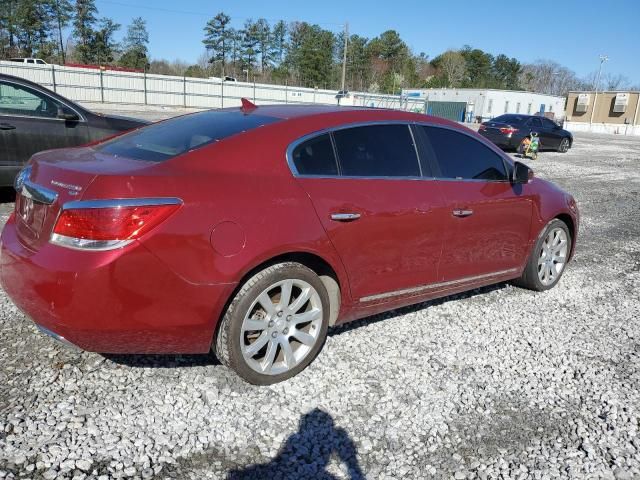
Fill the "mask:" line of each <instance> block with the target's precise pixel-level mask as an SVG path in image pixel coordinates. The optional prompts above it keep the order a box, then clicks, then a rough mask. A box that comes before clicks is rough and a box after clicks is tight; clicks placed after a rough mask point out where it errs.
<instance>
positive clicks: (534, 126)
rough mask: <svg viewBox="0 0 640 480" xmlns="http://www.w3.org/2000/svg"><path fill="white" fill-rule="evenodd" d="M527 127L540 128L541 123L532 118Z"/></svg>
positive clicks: (537, 119)
mask: <svg viewBox="0 0 640 480" xmlns="http://www.w3.org/2000/svg"><path fill="white" fill-rule="evenodd" d="M528 125H529V126H530V127H532V128H542V121H541V120H540V119H539V118H537V117H534V118H532V119H530V120H529V123H528Z"/></svg>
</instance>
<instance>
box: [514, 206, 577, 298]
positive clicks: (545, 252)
mask: <svg viewBox="0 0 640 480" xmlns="http://www.w3.org/2000/svg"><path fill="white" fill-rule="evenodd" d="M571 242H572V239H571V233H570V232H569V228H568V227H567V225H566V223H564V222H563V221H562V220H558V219H557V218H556V219H554V220H552V221H551V222H549V223H548V224H547V226H546V227H545V229H544V230H543V233H542V235H540V238H538V241H537V242H536V245H535V247H534V250H533V252H531V256H530V257H529V260H528V262H527V266H526V267H525V269H524V272H523V273H522V277H520V278H519V279H518V280H517V281H516V282H515V283H516V284H517V285H519V286H521V287H524V288H529V289H531V290H537V291H543V290H549V289H550V288H553V287H554V286H555V285H556V284H557V283H558V281H559V280H560V277H561V276H562V273H563V272H564V269H565V267H566V265H567V261H568V260H569V253H570V252H571Z"/></svg>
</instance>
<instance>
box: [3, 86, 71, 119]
mask: <svg viewBox="0 0 640 480" xmlns="http://www.w3.org/2000/svg"><path fill="white" fill-rule="evenodd" d="M0 115H19V116H25V117H43V118H56V117H57V115H58V103H57V102H56V101H54V100H53V99H52V98H49V97H47V96H46V95H43V94H41V93H39V92H35V91H34V90H31V89H30V88H26V87H23V86H22V85H16V84H13V83H9V82H0Z"/></svg>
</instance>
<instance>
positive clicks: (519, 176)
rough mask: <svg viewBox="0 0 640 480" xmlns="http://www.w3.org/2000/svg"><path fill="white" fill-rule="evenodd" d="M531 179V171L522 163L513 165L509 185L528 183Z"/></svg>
mask: <svg viewBox="0 0 640 480" xmlns="http://www.w3.org/2000/svg"><path fill="white" fill-rule="evenodd" d="M532 178H533V170H531V169H530V168H529V167H527V166H526V165H525V164H524V163H520V162H515V163H514V165H513V178H512V179H511V183H529V180H531V179H532Z"/></svg>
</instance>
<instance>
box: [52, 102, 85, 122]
mask: <svg viewBox="0 0 640 480" xmlns="http://www.w3.org/2000/svg"><path fill="white" fill-rule="evenodd" d="M56 116H57V117H58V118H60V119H62V120H67V121H69V122H76V121H78V120H80V117H79V116H78V114H77V113H76V112H74V111H72V110H69V109H68V108H65V107H63V106H61V105H58V114H57V115H56Z"/></svg>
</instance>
